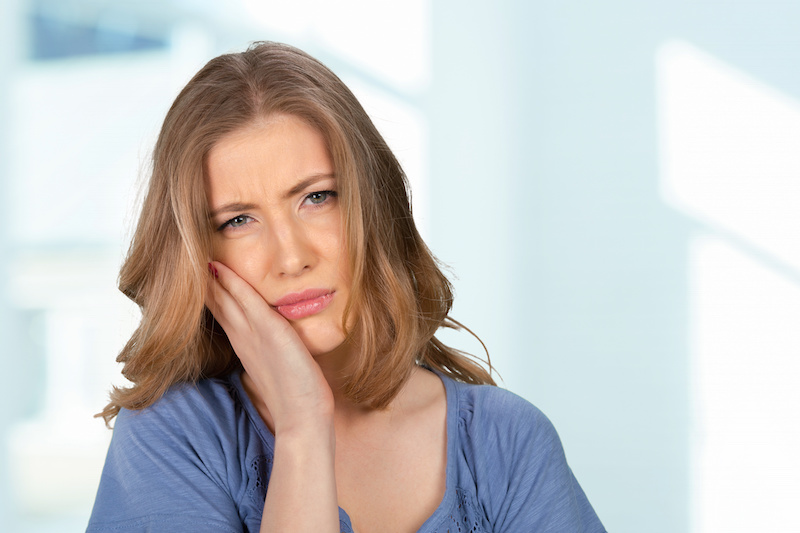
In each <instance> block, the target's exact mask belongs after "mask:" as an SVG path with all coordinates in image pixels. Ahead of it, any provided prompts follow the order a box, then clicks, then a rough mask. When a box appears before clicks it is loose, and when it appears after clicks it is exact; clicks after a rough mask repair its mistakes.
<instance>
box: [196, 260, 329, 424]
mask: <svg viewBox="0 0 800 533" xmlns="http://www.w3.org/2000/svg"><path fill="white" fill-rule="evenodd" d="M209 268H211V269H212V271H213V273H214V275H213V276H210V281H209V286H208V292H207V296H206V306H207V307H208V308H209V310H210V311H211V313H212V314H213V315H214V318H215V319H216V320H217V322H218V323H219V324H220V325H221V326H222V328H223V329H224V330H225V333H226V334H227V335H228V339H229V340H230V342H231V345H232V346H233V349H234V351H235V352H236V355H237V356H238V357H239V360H240V361H241V362H242V365H243V366H244V369H245V372H247V374H248V375H249V377H250V379H252V381H253V382H254V384H255V386H256V390H257V392H258V394H259V395H260V396H261V400H263V401H264V403H265V404H266V405H267V408H268V409H269V412H270V415H271V416H272V422H273V425H274V429H275V434H276V435H277V434H278V433H279V432H284V434H286V433H289V432H291V431H294V430H299V429H302V428H306V427H309V425H310V424H314V423H323V424H329V423H331V420H332V417H333V394H332V392H331V388H330V386H329V385H328V382H327V381H326V380H325V376H324V375H323V374H322V370H321V369H320V367H319V365H318V364H317V363H316V361H314V358H313V357H312V356H311V354H310V353H309V352H308V350H307V349H306V347H305V345H304V344H303V342H302V341H301V340H300V337H299V336H298V335H297V333H296V332H295V330H294V328H292V326H291V324H289V322H288V321H287V320H286V319H285V318H283V317H282V316H281V315H280V314H279V313H278V312H277V311H275V310H274V309H272V308H271V307H270V306H269V304H268V303H267V302H266V301H265V300H264V298H263V297H262V296H261V295H260V294H259V293H258V292H257V291H256V290H255V289H254V288H253V287H252V286H251V285H250V284H248V283H247V282H246V281H245V280H244V279H242V278H241V277H240V276H239V275H237V274H236V272H234V271H233V270H231V269H230V268H228V267H226V266H225V265H223V264H222V263H219V262H217V261H214V262H212V263H209Z"/></svg>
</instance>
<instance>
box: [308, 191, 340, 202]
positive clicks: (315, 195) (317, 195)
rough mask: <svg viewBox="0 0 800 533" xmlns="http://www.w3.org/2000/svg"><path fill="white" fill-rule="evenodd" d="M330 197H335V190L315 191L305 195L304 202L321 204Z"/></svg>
mask: <svg viewBox="0 0 800 533" xmlns="http://www.w3.org/2000/svg"><path fill="white" fill-rule="evenodd" d="M331 198H336V191H315V192H312V193H311V194H309V195H308V196H306V202H307V203H310V204H312V205H322V204H324V203H325V202H327V201H328V200H330V199H331Z"/></svg>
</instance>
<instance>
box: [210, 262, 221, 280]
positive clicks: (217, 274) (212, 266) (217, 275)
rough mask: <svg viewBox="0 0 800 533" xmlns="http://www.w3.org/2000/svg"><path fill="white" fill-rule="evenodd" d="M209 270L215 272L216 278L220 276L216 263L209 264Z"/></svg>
mask: <svg viewBox="0 0 800 533" xmlns="http://www.w3.org/2000/svg"><path fill="white" fill-rule="evenodd" d="M208 270H210V271H211V273H212V274H214V277H215V278H218V277H219V272H217V269H216V268H214V265H212V264H211V263H209V264H208Z"/></svg>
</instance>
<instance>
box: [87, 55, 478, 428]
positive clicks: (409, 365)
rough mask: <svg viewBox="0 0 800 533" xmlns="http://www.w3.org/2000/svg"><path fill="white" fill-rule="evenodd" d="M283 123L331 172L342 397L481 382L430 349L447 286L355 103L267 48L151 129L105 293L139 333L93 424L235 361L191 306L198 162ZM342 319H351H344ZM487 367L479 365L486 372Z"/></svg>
mask: <svg viewBox="0 0 800 533" xmlns="http://www.w3.org/2000/svg"><path fill="white" fill-rule="evenodd" d="M273 113H285V114H291V115H295V116H297V117H299V118H302V119H303V120H306V121H307V122H308V123H309V124H311V125H313V126H314V127H316V128H317V129H318V130H319V131H320V132H321V133H322V135H323V136H324V138H325V140H326V142H327V144H328V148H329V150H330V153H331V157H332V160H333V165H334V168H335V172H336V175H337V183H338V187H339V198H340V202H341V204H340V205H341V207H342V213H344V215H343V216H344V221H343V225H344V231H345V242H346V244H347V249H348V253H349V261H350V264H351V271H352V273H353V275H352V284H353V285H352V288H351V297H350V301H349V302H348V305H347V308H346V310H345V317H344V319H343V326H344V325H345V324H351V325H352V327H351V328H350V329H349V331H348V332H347V333H348V335H349V336H350V337H351V338H355V339H358V346H359V350H358V353H357V356H356V357H355V360H354V361H353V365H352V373H351V375H350V376H349V377H348V380H347V382H346V386H345V391H344V392H345V394H346V395H347V396H348V397H349V398H350V399H352V400H353V401H356V402H359V403H362V404H364V405H369V406H371V407H374V408H382V407H385V406H386V405H388V403H389V402H390V401H391V400H392V398H394V397H395V395H396V394H397V393H398V391H399V390H400V388H401V387H402V386H403V384H404V383H405V381H406V380H407V379H408V377H409V376H410V374H411V371H412V370H413V368H414V365H415V364H422V365H425V366H428V367H431V368H434V369H437V370H439V371H441V372H443V373H445V374H448V375H450V376H452V377H454V378H456V379H459V380H461V381H465V382H468V383H490V384H494V381H493V380H492V377H491V375H490V372H488V371H487V370H486V369H485V368H484V367H483V366H481V365H480V364H478V363H477V362H476V361H474V360H473V359H472V358H471V357H470V356H468V355H466V354H464V353H462V352H460V351H458V350H455V349H452V348H450V347H448V346H446V345H444V344H443V343H442V342H440V341H439V340H438V339H437V338H436V337H434V334H435V333H436V331H437V330H438V329H439V328H440V327H443V326H444V327H456V328H458V327H461V324H459V323H458V322H456V321H454V320H452V319H451V318H450V317H449V316H448V313H449V311H450V308H451V306H452V302H453V293H452V287H451V285H450V282H449V281H448V280H447V278H446V277H445V276H444V274H443V273H442V271H441V270H440V268H439V265H438V263H437V261H436V259H435V258H434V257H433V255H432V254H431V252H430V250H429V249H428V248H427V246H426V245H425V243H424V242H423V241H422V238H421V237H420V235H419V233H418V232H417V229H416V226H415V225H414V220H413V218H412V215H411V206H410V202H409V194H408V184H407V181H406V177H405V174H404V173H403V170H402V168H401V167H400V164H399V163H398V162H397V159H396V158H395V157H394V155H393V154H392V152H391V150H389V147H388V146H387V145H386V143H385V141H384V140H383V138H382V137H381V135H380V134H379V133H378V131H377V129H376V128H375V126H374V125H373V124H372V121H371V120H370V119H369V117H368V116H367V114H366V112H365V111H364V109H363V108H362V107H361V105H360V104H359V103H358V101H357V100H356V98H355V96H353V94H352V93H351V92H350V90H349V89H348V88H347V87H346V86H345V85H344V83H342V81H341V80H340V79H339V78H338V77H336V75H335V74H333V72H331V71H330V70H329V69H328V68H327V67H325V66H324V65H323V64H322V63H320V62H319V61H317V60H316V59H314V58H312V57H311V56H309V55H307V54H305V53H304V52H302V51H300V50H298V49H296V48H293V47H291V46H288V45H284V44H278V43H270V42H263V43H256V44H254V45H253V46H251V47H250V48H249V49H247V50H246V51H244V52H241V53H235V54H227V55H223V56H220V57H217V58H215V59H212V60H211V61H210V62H209V63H208V64H207V65H206V66H205V67H203V68H202V69H201V70H200V72H198V73H197V74H196V75H195V76H194V78H192V80H191V81H190V82H189V83H188V84H187V85H186V87H185V88H184V89H183V90H182V91H181V93H180V94H179V95H178V97H177V98H176V100H175V102H174V103H173V104H172V107H171V108H170V110H169V112H168V113H167V116H166V118H165V120H164V124H163V126H162V129H161V132H160V134H159V137H158V141H157V142H156V146H155V149H154V152H153V169H152V175H151V177H150V182H149V187H148V191H147V194H146V196H145V199H144V204H143V206H142V212H141V216H140V218H139V223H138V225H137V228H136V232H135V234H134V236H133V240H132V242H131V246H130V249H129V251H128V255H127V258H126V260H125V262H124V264H123V266H122V269H121V271H120V278H119V288H120V290H121V291H122V292H123V293H125V294H126V295H127V296H128V297H129V298H130V299H131V300H133V301H134V302H136V304H138V306H139V308H140V309H141V312H142V319H141V322H140V324H139V327H138V328H137V329H136V331H135V332H134V333H133V335H132V336H131V338H130V340H129V341H128V343H127V344H126V345H125V347H124V348H123V349H122V351H121V353H120V355H119V357H118V358H117V360H118V361H119V362H122V363H124V367H123V370H122V373H123V375H124V376H125V377H126V378H127V379H128V380H129V381H131V382H132V386H130V387H125V388H115V389H114V390H113V391H112V392H111V401H110V403H109V404H108V405H107V406H106V407H105V409H104V410H103V411H102V412H101V413H100V414H99V415H98V416H102V417H103V418H105V420H106V422H107V423H108V422H110V421H111V419H113V417H114V416H116V414H117V413H118V412H119V410H120V408H123V407H124V408H126V409H141V408H144V407H147V406H148V405H151V404H152V403H153V402H155V401H156V400H158V399H159V398H160V397H161V396H162V395H163V394H164V392H166V390H167V389H168V388H169V387H170V386H172V385H174V384H176V383H179V382H186V381H190V382H191V381H196V380H198V379H201V378H205V377H217V376H222V375H225V374H226V373H229V372H231V371H232V370H234V369H235V368H236V367H237V366H238V364H239V362H238V359H237V357H236V354H235V353H234V352H233V349H232V348H231V346H230V343H229V342H228V339H227V337H226V336H225V334H224V332H223V331H222V328H221V327H219V325H217V324H216V323H215V322H214V319H213V317H212V316H211V314H210V312H209V311H208V309H206V308H205V305H204V303H203V302H204V295H205V294H204V292H205V290H206V279H207V278H206V277H207V276H208V272H207V264H208V260H209V258H210V257H211V243H210V240H211V227H210V224H209V220H208V206H207V201H206V197H205V189H204V175H205V174H204V173H205V160H206V157H207V154H208V152H209V150H210V149H211V147H212V146H214V144H215V143H217V142H218V141H219V140H220V138H222V137H223V136H225V135H226V134H228V133H231V132H233V131H235V130H237V129H240V128H243V127H245V126H246V125H248V124H250V123H252V122H253V121H255V120H257V119H259V118H261V117H265V116H268V115H271V114H273ZM348 317H351V318H350V319H348ZM489 368H490V369H491V365H489Z"/></svg>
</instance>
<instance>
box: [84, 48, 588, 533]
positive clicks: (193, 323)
mask: <svg viewBox="0 0 800 533" xmlns="http://www.w3.org/2000/svg"><path fill="white" fill-rule="evenodd" d="M120 288H121V290H122V291H123V292H124V293H125V294H126V295H128V296H129V297H130V298H131V299H132V300H133V301H135V302H136V303H137V304H138V305H139V307H140V308H141V311H142V320H141V324H140V325H139V328H138V329H137V330H136V332H135V333H134V334H133V337H132V338H131V339H130V341H129V342H128V344H127V345H126V346H125V348H124V349H123V351H122V353H121V355H120V356H119V360H120V361H121V362H123V363H124V364H125V366H124V369H123V374H124V375H125V376H126V377H127V378H128V379H129V380H130V381H131V382H132V386H131V387H129V388H125V389H117V390H115V391H113V393H112V396H111V403H109V405H108V406H107V407H106V409H105V410H104V411H103V413H102V416H103V417H104V418H105V419H106V421H107V422H110V421H111V420H112V419H113V418H114V417H116V423H115V427H114V436H113V439H112V442H111V447H110V449H109V452H108V457H107V460H106V466H105V469H104V471H103V476H102V479H101V482H100V488H99V491H98V494H97V499H96V501H95V507H94V511H93V514H92V518H91V520H90V523H89V527H88V531H170V532H175V531H187V532H189V531H191V532H198V531H229V532H240V531H249V532H255V531H272V532H314V533H319V532H327V531H330V532H338V531H356V532H358V533H368V532H411V531H425V532H441V533H444V532H447V531H451V532H455V531H474V532H509V533H520V532H528V531H569V532H577V531H592V532H596V531H603V527H602V525H601V524H600V521H599V520H598V518H597V516H596V515H595V513H594V511H593V510H592V508H591V506H590V504H589V502H588V501H587V499H586V497H585V495H584V493H583V492H582V490H581V488H580V486H579V485H578V483H577V481H576V480H575V478H574V477H573V475H572V472H571V471H570V469H569V467H568V466H567V463H566V460H565V458H564V454H563V450H562V447H561V444H560V442H559V439H558V436H557V435H556V433H555V430H554V429H553V427H552V425H551V424H550V422H549V421H548V420H547V419H546V418H545V417H544V416H543V415H542V414H541V413H540V412H539V411H538V410H537V409H536V408H535V407H533V406H532V405H530V404H529V403H527V402H526V401H524V400H522V399H521V398H519V397H517V396H514V395H513V394H511V393H509V392H507V391H505V390H502V389H500V388H498V387H496V386H494V382H493V381H492V378H491V377H490V375H489V373H488V372H487V371H486V370H484V368H483V367H481V366H480V365H478V364H476V363H475V362H474V361H472V360H471V359H470V358H469V357H467V356H465V355H464V354H462V353H460V352H458V351H456V350H453V349H452V348H449V347H447V346H445V345H444V344H442V343H441V342H440V341H438V340H437V339H436V337H434V334H435V333H436V331H437V330H438V329H439V328H440V327H443V326H445V327H446V326H455V327H457V326H458V324H457V323H455V322H454V321H453V320H451V319H450V318H449V317H448V312H449V310H450V307H451V303H452V293H451V287H450V284H449V283H448V281H447V279H446V278H445V277H444V276H443V274H442V273H441V271H440V270H439V268H438V266H437V263H436V260H435V259H434V257H433V256H432V255H431V253H430V251H429V250H428V248H427V247H426V246H425V244H424V243H423V242H422V240H421V238H420V236H419V234H418V232H417V230H416V228H415V226H414V221H413V219H412V216H411V209H410V206H409V200H408V194H407V184H406V180H405V176H404V174H403V172H402V169H401V168H400V165H399V164H398V162H397V160H396V159H395V158H394V156H393V155H392V153H391V151H390V150H389V148H388V147H387V146H386V143H385V142H384V141H383V139H382V138H381V136H380V135H379V134H378V132H377V130H376V129H375V127H374V126H373V124H372V122H371V121H370V119H369V117H368V116H367V115H366V113H365V112H364V110H363V109H362V108H361V106H360V105H359V103H358V102H357V101H356V99H355V97H354V96H353V95H352V93H351V92H350V91H349V90H348V89H347V88H346V87H345V85H344V84H343V83H342V82H341V81H340V80H339V79H338V78H337V77H336V76H335V75H334V74H333V73H332V72H331V71H330V70H328V69H327V68H326V67H324V66H323V65H322V64H321V63H319V62H318V61H316V60H315V59H313V58H311V57H309V56H308V55H306V54H304V53H303V52H301V51H299V50H297V49H294V48H292V47H289V46H286V45H281V44H275V43H260V44H257V45H254V46H253V47H251V48H250V49H248V50H247V51H245V52H243V53H239V54H230V55H224V56H221V57H218V58H216V59H214V60H212V61H211V62H209V63H208V64H207V65H206V66H205V67H204V68H203V69H202V70H201V71H200V72H199V73H198V74H197V75H196V76H195V77H194V78H193V79H192V80H191V81H190V82H189V84H188V85H187V86H186V87H185V88H184V90H183V91H182V92H181V93H180V94H179V96H178V97H177V99H176V100H175V103H174V104H173V106H172V108H171V109H170V111H169V113H168V114H167V117H166V119H165V121H164V125H163V127H162V130H161V134H160V136H159V139H158V142H157V144H156V147H155V151H154V156H153V171H152V177H151V180H150V184H149V189H148V193H147V196H146V198H145V202H144V205H143V209H142V214H141V217H140V220H139V225H138V227H137V230H136V234H135V235H134V239H133V243H132V245H131V248H130V251H129V254H128V257H127V259H126V261H125V264H124V265H123V267H122V271H121V274H120Z"/></svg>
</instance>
